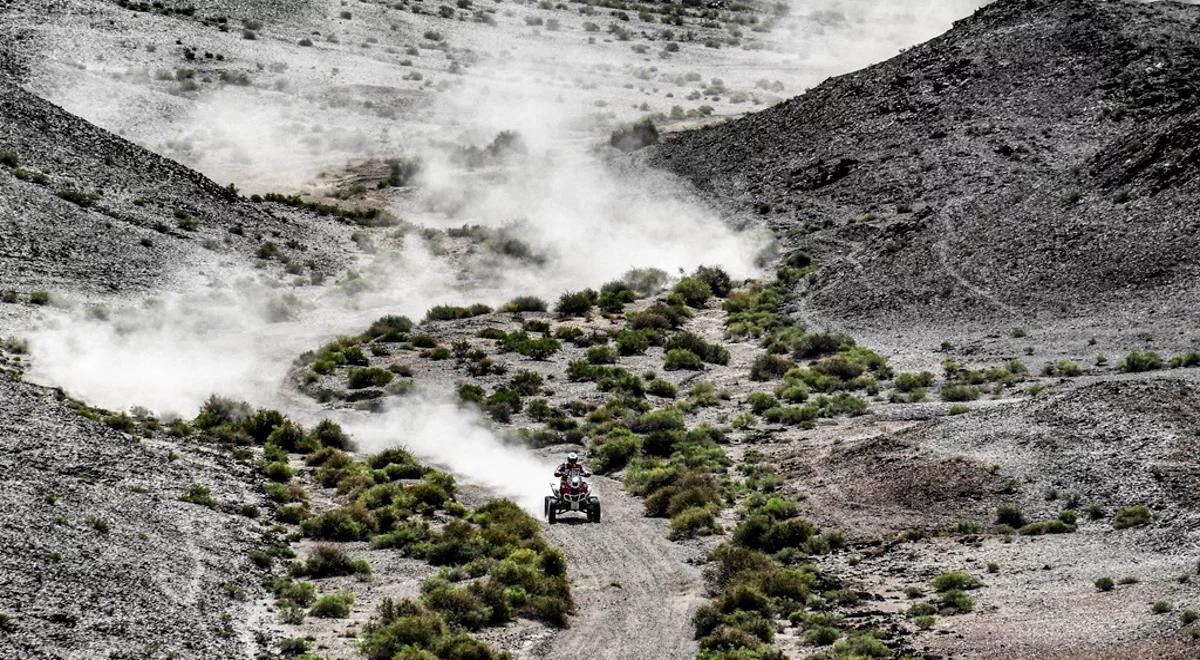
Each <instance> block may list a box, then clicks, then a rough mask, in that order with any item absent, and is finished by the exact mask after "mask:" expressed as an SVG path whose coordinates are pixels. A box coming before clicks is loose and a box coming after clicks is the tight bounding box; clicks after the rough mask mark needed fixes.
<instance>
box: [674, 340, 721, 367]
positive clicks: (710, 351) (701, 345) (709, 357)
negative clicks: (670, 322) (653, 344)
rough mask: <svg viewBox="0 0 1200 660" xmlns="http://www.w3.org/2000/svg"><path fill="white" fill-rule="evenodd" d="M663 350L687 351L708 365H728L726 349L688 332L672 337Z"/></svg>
mask: <svg viewBox="0 0 1200 660" xmlns="http://www.w3.org/2000/svg"><path fill="white" fill-rule="evenodd" d="M663 348H665V349H667V350H668V351H671V350H674V349H684V350H689V351H691V352H692V353H695V354H696V355H698V356H700V359H702V360H704V361H705V362H708V363H710V364H729V350H728V349H726V348H725V347H724V346H721V345H719V344H710V343H708V342H706V341H704V340H703V339H701V338H700V337H699V336H697V335H695V334H692V333H690V332H680V333H677V334H674V335H672V336H671V337H670V338H669V339H667V341H666V342H665V343H664V344H663Z"/></svg>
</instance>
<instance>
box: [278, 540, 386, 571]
mask: <svg viewBox="0 0 1200 660" xmlns="http://www.w3.org/2000/svg"><path fill="white" fill-rule="evenodd" d="M292 573H293V574H294V575H297V576H301V575H302V576H305V577H310V578H317V579H320V578H327V577H336V576H339V575H370V574H371V566H370V565H369V564H368V563H367V562H366V561H364V560H361V559H351V558H350V555H348V554H346V551H345V550H343V549H341V548H340V547H338V546H336V545H325V544H321V545H318V546H316V547H315V548H313V551H312V554H310V555H309V556H308V559H306V560H305V561H304V562H303V563H299V564H296V565H295V566H294V567H293V570H292Z"/></svg>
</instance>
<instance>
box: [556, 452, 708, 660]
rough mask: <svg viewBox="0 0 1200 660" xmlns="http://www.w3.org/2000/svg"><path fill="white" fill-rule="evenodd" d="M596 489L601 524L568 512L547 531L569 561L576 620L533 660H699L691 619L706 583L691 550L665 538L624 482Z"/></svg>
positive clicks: (600, 481)
mask: <svg viewBox="0 0 1200 660" xmlns="http://www.w3.org/2000/svg"><path fill="white" fill-rule="evenodd" d="M592 483H593V485H594V487H595V488H596V489H597V491H598V492H599V493H600V498H601V503H602V506H603V518H602V521H601V523H600V524H599V525H594V524H589V523H587V522H586V521H585V520H584V518H583V517H582V516H580V517H579V518H578V520H576V519H574V517H573V516H571V515H570V514H567V515H565V516H564V517H563V518H560V519H559V520H560V522H559V523H558V524H555V525H549V526H547V528H546V535H547V536H548V537H549V538H550V540H551V541H553V542H554V543H555V544H557V545H558V546H559V547H560V548H562V550H563V552H564V553H566V555H567V558H568V560H569V564H568V571H569V573H570V576H571V579H572V590H573V592H574V595H575V601H576V604H577V605H578V614H577V616H575V617H574V618H573V619H572V621H571V627H570V628H568V629H566V630H564V631H563V632H561V633H559V634H558V635H556V636H555V638H554V642H553V644H552V645H551V647H552V648H548V649H542V650H541V651H540V652H536V651H535V653H534V657H538V658H564V659H567V658H569V659H571V660H578V659H579V658H607V659H616V658H629V659H635V658H636V659H644V658H659V659H663V658H680V659H681V660H682V659H684V658H693V657H695V655H696V642H695V640H694V639H693V635H692V625H691V619H692V614H693V613H694V612H695V610H696V608H697V607H699V606H700V605H701V604H702V603H703V601H704V595H703V593H704V591H703V590H704V585H703V581H702V580H701V576H700V570H699V569H698V568H697V567H695V566H694V565H692V564H689V563H687V557H686V556H687V548H685V547H684V546H681V545H677V544H675V543H672V542H671V541H669V540H667V537H666V534H667V523H666V521H665V520H659V519H652V518H646V517H644V516H643V515H642V502H641V500H639V499H637V498H635V497H633V496H631V495H629V494H628V493H626V492H625V491H624V490H622V488H621V484H620V482H618V481H616V480H614V479H609V478H606V477H600V476H596V477H593V478H592Z"/></svg>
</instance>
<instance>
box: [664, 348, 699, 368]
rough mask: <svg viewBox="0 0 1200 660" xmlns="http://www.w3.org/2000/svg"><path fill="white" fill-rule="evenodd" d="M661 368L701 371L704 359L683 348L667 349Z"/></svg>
mask: <svg viewBox="0 0 1200 660" xmlns="http://www.w3.org/2000/svg"><path fill="white" fill-rule="evenodd" d="M663 369H666V370H667V371H678V370H680V369H686V370H689V371H702V370H703V369H704V361H703V360H701V359H700V356H699V355H696V354H695V353H693V352H691V351H689V350H687V349H683V348H675V349H671V350H669V351H667V355H666V358H665V360H664V361H663Z"/></svg>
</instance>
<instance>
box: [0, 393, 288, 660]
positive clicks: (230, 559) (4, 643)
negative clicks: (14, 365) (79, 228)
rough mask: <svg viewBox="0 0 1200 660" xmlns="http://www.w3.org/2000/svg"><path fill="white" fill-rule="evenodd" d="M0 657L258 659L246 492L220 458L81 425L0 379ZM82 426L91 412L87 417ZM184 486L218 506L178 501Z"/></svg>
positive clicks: (73, 411) (242, 470)
mask: <svg viewBox="0 0 1200 660" xmlns="http://www.w3.org/2000/svg"><path fill="white" fill-rule="evenodd" d="M0 404H2V405H0V411H2V412H0V475H3V476H0V575H4V579H3V580H0V612H2V613H3V614H4V615H6V616H7V617H8V618H7V621H6V623H5V625H4V626H3V627H2V628H3V629H2V630H0V657H4V658H64V657H90V658H151V657H153V658H162V657H180V658H217V657H224V658H230V657H237V656H243V657H245V656H249V655H252V654H253V653H254V652H255V651H256V650H257V642H256V640H255V638H254V634H253V632H252V631H253V630H254V629H255V628H256V627H257V621H256V615H255V613H254V610H253V608H254V607H255V605H254V600H255V599H254V598H248V596H257V595H258V594H259V593H260V592H261V589H260V587H259V585H258V582H259V580H260V579H261V573H260V572H259V571H257V570H256V569H255V568H254V566H253V564H251V562H250V560H249V558H248V557H247V553H248V552H249V551H250V550H252V549H254V548H255V547H258V546H261V545H263V543H264V538H266V537H265V535H264V533H265V531H264V528H263V527H261V526H260V523H259V522H258V521H255V520H252V519H251V518H248V517H245V516H243V515H240V514H239V511H240V508H239V507H241V506H242V505H252V506H253V505H260V506H261V505H262V504H263V502H262V499H263V498H262V496H261V494H260V493H259V492H258V490H257V488H256V483H257V481H258V479H257V478H256V477H255V475H254V474H253V473H252V472H251V470H250V468H248V467H246V466H244V465H241V464H239V463H237V462H236V461H234V460H233V459H231V458H229V456H228V454H226V453H222V452H219V451H216V450H209V449H206V448H203V447H200V446H195V445H193V446H184V445H181V444H178V443H175V442H172V441H171V440H170V439H169V438H167V437H166V436H165V434H155V435H153V436H151V437H146V438H141V437H136V436H134V435H130V434H128V433H124V432H122V431H119V430H114V429H113V428H109V427H108V426H106V425H105V424H102V423H99V422H96V421H93V420H91V419H89V418H87V417H85V416H83V415H82V414H80V411H81V410H82V411H83V412H89V411H87V410H86V409H82V408H80V406H79V404H75V403H73V402H71V401H70V400H68V399H66V398H65V397H64V396H63V395H62V393H61V392H58V391H56V390H51V389H47V388H43V387H38V386H36V385H31V384H27V383H24V382H21V381H19V380H17V379H16V377H15V376H10V374H9V373H0ZM89 414H90V412H89ZM193 484H201V485H203V486H207V487H209V488H210V489H211V495H212V497H213V498H214V500H216V502H219V503H220V506H217V507H215V508H209V507H206V506H203V505H201V504H197V503H190V502H184V501H181V500H180V497H181V496H182V495H184V494H185V493H187V492H189V489H190V488H191V487H192V485H193Z"/></svg>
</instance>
